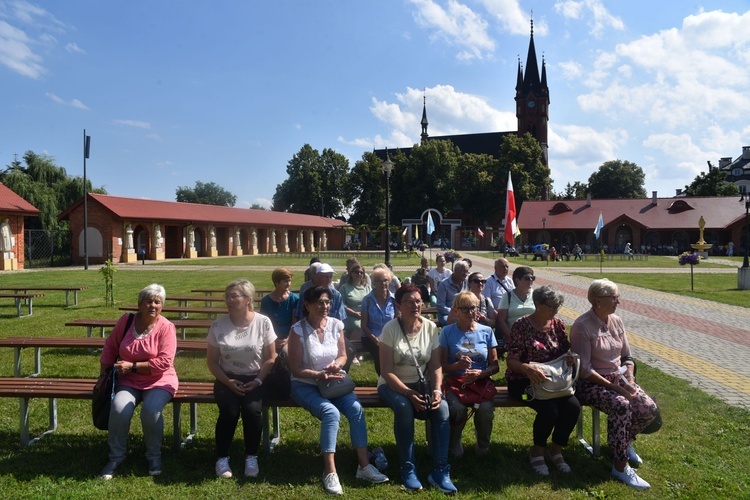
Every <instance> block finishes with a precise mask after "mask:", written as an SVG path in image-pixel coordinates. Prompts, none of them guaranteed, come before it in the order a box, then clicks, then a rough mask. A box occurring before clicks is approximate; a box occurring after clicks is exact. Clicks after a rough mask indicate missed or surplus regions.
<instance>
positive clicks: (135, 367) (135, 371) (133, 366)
mask: <svg viewBox="0 0 750 500" xmlns="http://www.w3.org/2000/svg"><path fill="white" fill-rule="evenodd" d="M130 371H131V373H138V367H137V366H136V364H135V363H133V364H132V365H131V366H130Z"/></svg>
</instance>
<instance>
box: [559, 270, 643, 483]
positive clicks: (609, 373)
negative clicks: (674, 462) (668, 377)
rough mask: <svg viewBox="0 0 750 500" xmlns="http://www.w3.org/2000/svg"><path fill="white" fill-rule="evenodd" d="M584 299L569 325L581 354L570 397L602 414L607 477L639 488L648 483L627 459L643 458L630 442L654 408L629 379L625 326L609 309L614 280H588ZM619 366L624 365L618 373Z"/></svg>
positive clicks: (614, 297) (615, 295)
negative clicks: (609, 462) (609, 461)
mask: <svg viewBox="0 0 750 500" xmlns="http://www.w3.org/2000/svg"><path fill="white" fill-rule="evenodd" d="M588 299H589V302H590V303H591V309H589V311H588V312H586V313H584V314H582V315H580V316H579V317H578V319H577V320H575V322H574V323H573V326H572V327H571V329H570V338H571V342H572V344H573V351H574V352H575V353H577V354H578V355H579V356H580V358H581V375H580V377H579V378H580V379H579V380H578V386H577V388H576V396H577V397H578V399H579V400H580V401H581V404H586V405H592V406H594V407H595V408H598V409H599V410H600V411H602V412H604V413H606V414H607V415H608V418H607V441H608V442H609V447H610V448H611V449H612V455H613V456H614V464H613V466H612V476H613V477H614V478H615V479H618V480H620V481H622V482H624V483H625V484H627V485H628V486H631V487H633V488H636V489H639V490H640V489H646V488H650V487H651V485H649V484H648V483H647V482H646V481H644V480H643V479H641V478H640V477H639V476H638V474H636V473H635V471H634V470H633V469H632V468H631V467H630V466H629V465H628V462H630V463H632V464H634V465H639V464H641V463H642V462H643V460H641V457H639V456H638V454H637V453H636V452H635V450H634V449H633V446H632V443H633V441H635V438H636V436H637V435H638V433H639V432H641V431H642V430H643V429H645V428H646V427H647V426H648V425H649V424H650V423H651V421H652V420H654V418H655V417H656V412H657V409H656V403H654V401H653V400H652V399H651V398H650V397H648V396H647V395H646V393H645V392H643V389H641V388H640V387H639V386H638V385H637V384H636V383H635V378H634V376H633V370H634V367H635V365H634V363H633V358H632V357H631V354H630V344H628V336H627V334H626V333H625V325H623V323H622V320H621V319H620V317H619V316H617V315H616V314H615V311H616V310H617V305H618V304H619V303H620V295H619V292H618V289H617V285H616V284H615V283H613V282H612V281H610V280H608V279H601V280H594V281H593V282H592V283H591V285H590V286H589V292H588ZM621 366H624V367H626V371H625V373H624V374H623V376H622V377H621V375H620V368H621ZM623 378H624V379H625V380H623Z"/></svg>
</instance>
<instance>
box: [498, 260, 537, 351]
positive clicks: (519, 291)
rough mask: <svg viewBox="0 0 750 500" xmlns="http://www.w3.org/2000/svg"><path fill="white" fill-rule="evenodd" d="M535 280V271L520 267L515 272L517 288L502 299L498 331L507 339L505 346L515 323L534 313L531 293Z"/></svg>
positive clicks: (514, 283) (514, 281)
mask: <svg viewBox="0 0 750 500" xmlns="http://www.w3.org/2000/svg"><path fill="white" fill-rule="evenodd" d="M535 280H536V276H534V270H533V269H531V268H530V267H528V266H518V267H517V268H516V269H515V270H514V271H513V285H514V286H515V288H514V289H513V290H511V291H510V292H508V293H506V294H505V295H503V297H502V298H501V299H500V304H499V305H498V306H497V329H498V331H499V332H501V333H502V334H503V337H505V345H508V339H509V338H510V330H511V328H512V327H513V323H515V322H516V321H517V320H518V319H519V318H522V317H524V316H526V315H527V314H531V313H533V312H534V309H535V307H534V300H533V299H532V297H531V292H532V287H533V285H534V281H535Z"/></svg>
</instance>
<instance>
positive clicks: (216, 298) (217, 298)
mask: <svg viewBox="0 0 750 500" xmlns="http://www.w3.org/2000/svg"><path fill="white" fill-rule="evenodd" d="M167 300H176V301H177V305H178V306H181V307H183V306H184V307H188V306H189V305H190V302H203V303H204V304H205V306H204V307H213V305H212V303H213V302H221V303H222V304H224V301H225V299H224V295H167ZM260 300H261V299H260V298H258V297H255V298H254V299H253V302H255V303H256V304H260Z"/></svg>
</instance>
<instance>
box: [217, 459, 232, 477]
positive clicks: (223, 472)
mask: <svg viewBox="0 0 750 500" xmlns="http://www.w3.org/2000/svg"><path fill="white" fill-rule="evenodd" d="M216 477H223V478H230V477H232V469H231V468H230V467H229V457H222V458H220V459H218V460H217V461H216Z"/></svg>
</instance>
